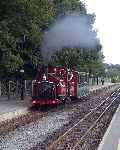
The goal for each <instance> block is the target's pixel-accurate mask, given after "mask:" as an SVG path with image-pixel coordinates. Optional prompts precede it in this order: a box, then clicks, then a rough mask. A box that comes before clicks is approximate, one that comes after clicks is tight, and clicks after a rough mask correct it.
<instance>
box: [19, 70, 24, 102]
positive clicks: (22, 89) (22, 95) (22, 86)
mask: <svg viewBox="0 0 120 150" xmlns="http://www.w3.org/2000/svg"><path fill="white" fill-rule="evenodd" d="M20 74H21V100H24V69H21V70H20Z"/></svg>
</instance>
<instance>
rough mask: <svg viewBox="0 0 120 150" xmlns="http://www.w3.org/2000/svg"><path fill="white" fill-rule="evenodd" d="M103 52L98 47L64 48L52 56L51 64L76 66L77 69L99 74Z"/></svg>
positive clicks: (102, 68) (102, 66) (101, 67)
mask: <svg viewBox="0 0 120 150" xmlns="http://www.w3.org/2000/svg"><path fill="white" fill-rule="evenodd" d="M103 58H104V57H103V54H102V52H101V51H100V50H98V49H80V48H64V49H62V50H61V51H59V52H57V53H56V55H55V56H54V57H53V58H52V62H51V63H52V64H55V65H58V66H67V67H68V68H70V69H71V68H73V67H76V68H77V70H78V71H82V72H89V73H90V74H96V73H97V74H101V73H102V72H103V71H104V65H103Z"/></svg>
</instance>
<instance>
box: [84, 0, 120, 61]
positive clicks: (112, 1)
mask: <svg viewBox="0 0 120 150" xmlns="http://www.w3.org/2000/svg"><path fill="white" fill-rule="evenodd" d="M82 1H84V2H85V3H86V5H87V9H88V12H90V13H95V15H96V22H95V25H94V26H95V28H97V29H98V37H99V38H100V41H101V44H102V46H103V54H104V56H105V62H106V63H112V64H120V15H119V14H120V0H82Z"/></svg>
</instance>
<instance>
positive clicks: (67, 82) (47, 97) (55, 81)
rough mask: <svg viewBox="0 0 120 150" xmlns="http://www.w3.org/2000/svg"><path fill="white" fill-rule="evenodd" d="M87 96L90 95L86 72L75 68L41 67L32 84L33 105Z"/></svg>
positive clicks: (50, 103)
mask: <svg viewBox="0 0 120 150" xmlns="http://www.w3.org/2000/svg"><path fill="white" fill-rule="evenodd" d="M82 77H83V78H82ZM83 79H84V80H83ZM87 96H89V88H88V84H87V83H86V82H85V74H84V76H83V74H82V73H79V72H77V71H76V70H75V69H73V70H68V69H67V68H65V67H53V66H47V67H44V66H42V67H39V69H38V73H37V76H36V79H35V80H34V81H33V84H32V105H33V106H43V105H57V104H60V103H65V102H68V101H71V100H74V99H77V98H83V97H87Z"/></svg>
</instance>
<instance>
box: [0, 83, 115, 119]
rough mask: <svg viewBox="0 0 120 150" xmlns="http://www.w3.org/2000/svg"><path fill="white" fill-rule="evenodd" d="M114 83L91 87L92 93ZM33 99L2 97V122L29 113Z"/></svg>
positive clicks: (0, 104) (0, 113)
mask: <svg viewBox="0 0 120 150" xmlns="http://www.w3.org/2000/svg"><path fill="white" fill-rule="evenodd" d="M111 85H113V83H105V84H104V85H94V86H90V87H89V88H90V92H93V91H95V90H98V89H102V88H104V87H109V86H111ZM30 100H31V97H26V98H25V100H20V99H19V100H17V99H16V100H15V99H14V100H12V99H10V100H8V99H7V98H3V97H0V122H2V121H5V120H7V119H12V118H15V117H17V116H20V115H22V114H26V113H27V112H28V111H29V107H30V105H31V102H30Z"/></svg>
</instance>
